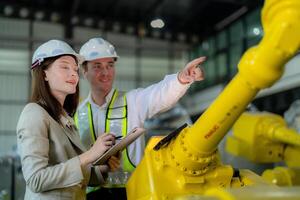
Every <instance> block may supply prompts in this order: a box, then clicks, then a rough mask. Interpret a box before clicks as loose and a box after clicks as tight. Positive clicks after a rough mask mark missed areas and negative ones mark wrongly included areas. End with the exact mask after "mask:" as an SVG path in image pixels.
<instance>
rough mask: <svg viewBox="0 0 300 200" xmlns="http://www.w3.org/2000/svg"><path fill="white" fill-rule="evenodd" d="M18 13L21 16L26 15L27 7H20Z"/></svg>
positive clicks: (27, 12) (27, 13) (24, 16)
mask: <svg viewBox="0 0 300 200" xmlns="http://www.w3.org/2000/svg"><path fill="white" fill-rule="evenodd" d="M19 15H20V17H22V18H26V17H28V15H29V11H28V9H27V8H21V9H20V11H19Z"/></svg>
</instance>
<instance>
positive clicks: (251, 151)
mask: <svg viewBox="0 0 300 200" xmlns="http://www.w3.org/2000/svg"><path fill="white" fill-rule="evenodd" d="M287 145H296V146H300V135H299V134H298V133H297V132H296V131H295V130H294V129H290V128H288V127H287V125H286V123H285V121H284V120H283V118H282V117H281V116H279V115H275V114H272V113H267V112H261V113H250V112H245V113H243V114H242V115H241V117H240V118H239V119H238V120H237V121H236V123H235V124H234V126H233V135H232V136H229V137H227V141H226V151H227V152H229V153H231V154H232V155H235V156H242V157H245V158H247V159H248V160H250V161H253V162H256V163H273V162H279V161H282V160H284V158H285V157H286V156H285V150H286V147H287ZM287 153H288V155H289V154H293V153H292V149H290V150H288V152H287ZM298 153H299V152H298ZM288 158H291V159H293V160H295V157H292V156H288ZM290 162H293V161H290ZM299 166H300V165H299Z"/></svg>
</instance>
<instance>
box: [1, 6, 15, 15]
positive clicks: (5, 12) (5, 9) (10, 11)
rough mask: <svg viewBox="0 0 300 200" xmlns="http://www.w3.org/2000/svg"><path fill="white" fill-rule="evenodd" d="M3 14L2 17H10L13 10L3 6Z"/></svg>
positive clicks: (10, 7)
mask: <svg viewBox="0 0 300 200" xmlns="http://www.w3.org/2000/svg"><path fill="white" fill-rule="evenodd" d="M3 12H4V15H6V16H10V15H12V14H13V12H14V9H13V7H12V6H5V7H4V9H3Z"/></svg>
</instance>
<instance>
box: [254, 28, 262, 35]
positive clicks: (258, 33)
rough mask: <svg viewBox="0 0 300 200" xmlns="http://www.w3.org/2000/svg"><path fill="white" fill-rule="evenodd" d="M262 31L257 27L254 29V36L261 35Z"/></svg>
mask: <svg viewBox="0 0 300 200" xmlns="http://www.w3.org/2000/svg"><path fill="white" fill-rule="evenodd" d="M260 32H261V31H260V29H259V28H257V27H255V28H253V34H254V35H260Z"/></svg>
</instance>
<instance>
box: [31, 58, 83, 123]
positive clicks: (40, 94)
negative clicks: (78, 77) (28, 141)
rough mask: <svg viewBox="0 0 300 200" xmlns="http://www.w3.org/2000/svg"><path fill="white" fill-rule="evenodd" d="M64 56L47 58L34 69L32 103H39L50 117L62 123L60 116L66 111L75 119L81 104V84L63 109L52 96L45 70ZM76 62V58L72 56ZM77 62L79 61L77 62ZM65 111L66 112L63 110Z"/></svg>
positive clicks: (67, 99) (68, 96) (66, 100)
mask: <svg viewBox="0 0 300 200" xmlns="http://www.w3.org/2000/svg"><path fill="white" fill-rule="evenodd" d="M61 56H63V55H60V56H56V57H51V58H46V59H45V60H44V61H43V62H42V63H41V65H39V66H37V67H35V68H34V69H32V72H31V74H32V93H31V102H34V103H38V104H39V105H40V106H42V107H43V108H44V109H45V110H46V111H47V112H48V113H49V115H50V116H51V117H52V118H53V119H55V120H56V121H57V122H59V123H60V116H61V115H62V114H63V113H64V110H65V111H66V112H67V113H68V115H69V116H71V117H73V116H74V114H75V112H76V109H77V106H78V103H79V84H77V86H76V92H75V93H74V94H69V95H67V96H66V99H65V102H64V105H63V107H62V106H61V105H60V103H59V102H58V100H57V99H56V98H55V97H54V96H53V95H52V93H51V91H50V87H49V84H48V82H47V81H46V80H45V76H46V74H45V70H47V69H48V68H49V67H50V66H51V65H52V64H53V63H54V61H55V60H56V59H58V58H60V57H61ZM72 57H73V58H74V59H75V60H76V58H75V57H74V56H72ZM76 62H77V60H76ZM63 109H64V110H63Z"/></svg>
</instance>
